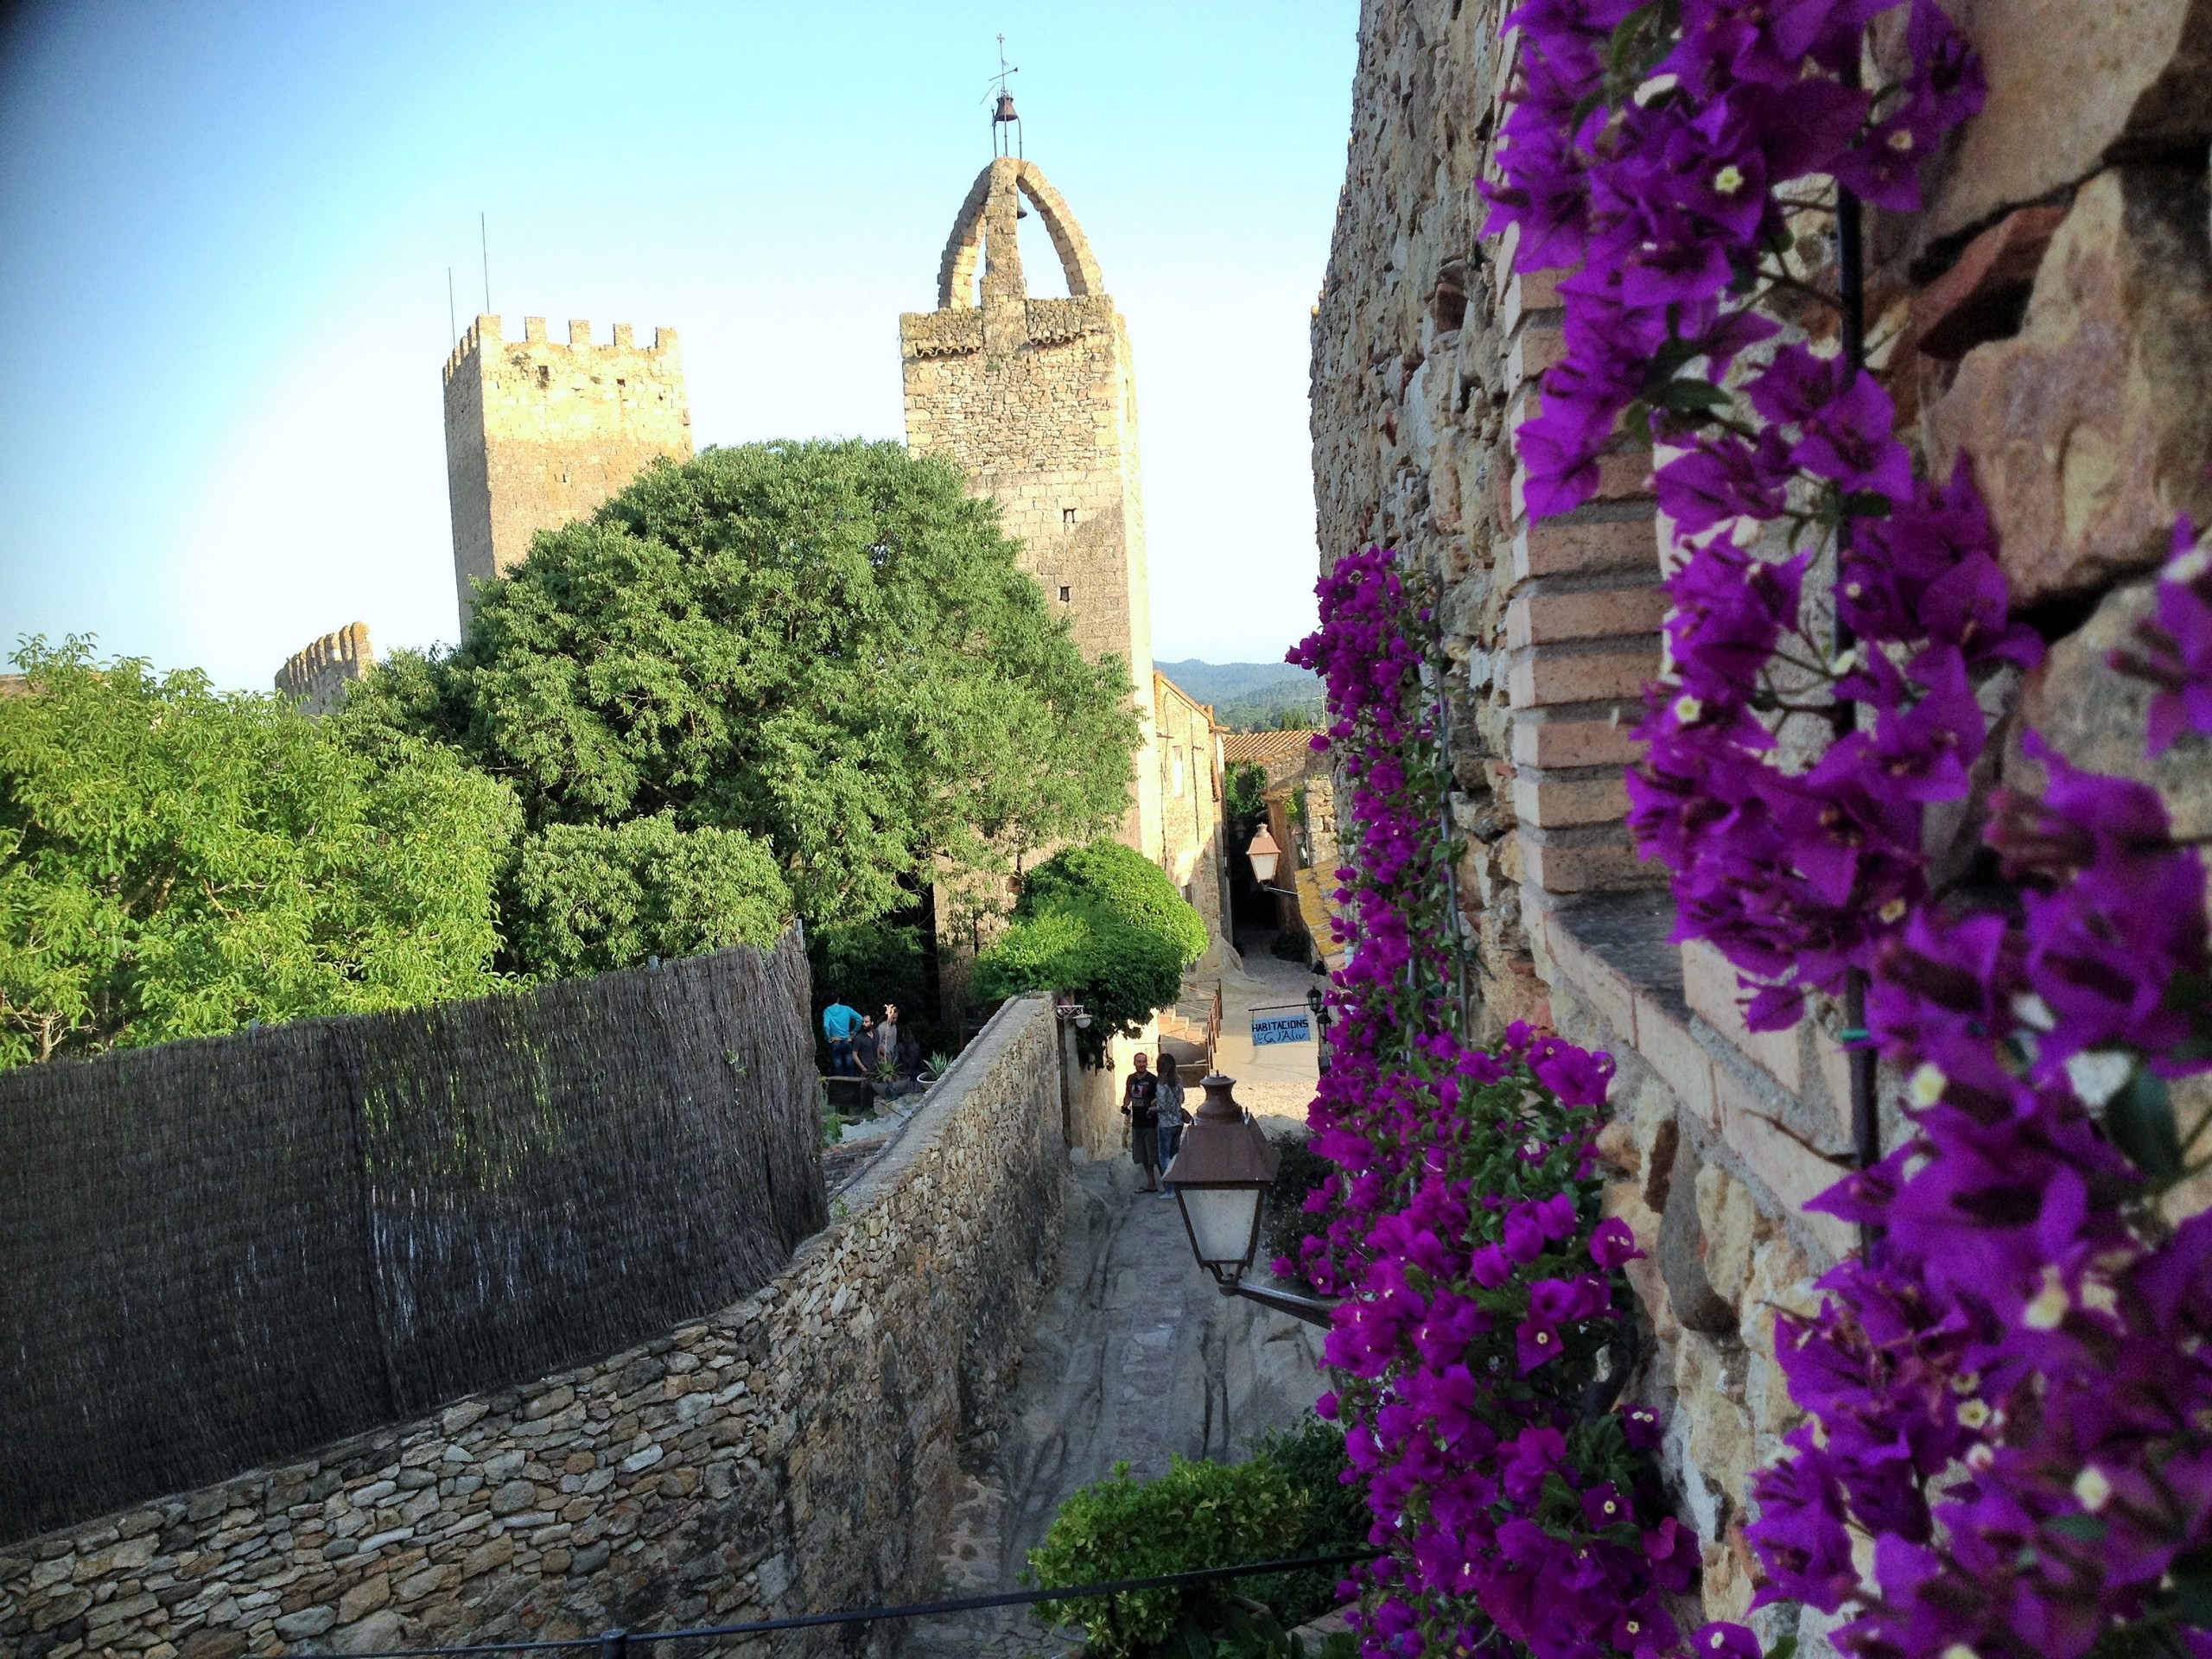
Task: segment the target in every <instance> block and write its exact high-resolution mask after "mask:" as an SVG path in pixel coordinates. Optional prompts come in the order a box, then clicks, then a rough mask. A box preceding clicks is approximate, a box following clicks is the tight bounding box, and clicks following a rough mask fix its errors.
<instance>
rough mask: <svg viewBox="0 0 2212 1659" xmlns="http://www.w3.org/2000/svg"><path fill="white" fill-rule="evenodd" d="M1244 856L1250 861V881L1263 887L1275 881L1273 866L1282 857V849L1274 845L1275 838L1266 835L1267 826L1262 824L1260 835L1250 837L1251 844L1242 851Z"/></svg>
mask: <svg viewBox="0 0 2212 1659" xmlns="http://www.w3.org/2000/svg"><path fill="white" fill-rule="evenodd" d="M1244 856H1245V857H1247V858H1249V860H1251V861H1252V879H1253V880H1255V881H1257V882H1258V883H1259V884H1260V885H1261V886H1262V887H1266V886H1267V885H1268V882H1270V881H1272V880H1274V879H1275V864H1276V861H1278V860H1280V859H1281V857H1282V849H1281V847H1279V846H1277V845H1276V844H1275V838H1274V836H1272V835H1270V834H1268V826H1267V825H1266V824H1264V823H1263V824H1262V825H1261V826H1260V833H1259V834H1258V835H1256V836H1253V837H1252V844H1251V845H1250V846H1249V847H1247V848H1246V849H1244Z"/></svg>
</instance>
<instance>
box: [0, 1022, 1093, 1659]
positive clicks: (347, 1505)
mask: <svg viewBox="0 0 2212 1659" xmlns="http://www.w3.org/2000/svg"><path fill="white" fill-rule="evenodd" d="M1054 1023H1055V1022H1054V1020H1053V1016H1052V1010H1051V1007H1050V1005H1049V1004H1048V1003H1047V1002H1046V1001H1045V1000H1044V999H1042V998H1038V997H1030V998H1025V999H1022V1000H1020V1001H1014V1002H1009V1003H1007V1005H1006V1006H1005V1007H1003V1008H1001V1010H1000V1011H999V1013H998V1014H997V1015H996V1016H995V1018H994V1019H993V1020H992V1021H991V1023H990V1024H989V1025H988V1027H985V1029H984V1031H983V1033H982V1035H981V1036H980V1037H979V1038H977V1039H976V1041H975V1043H973V1044H972V1045H971V1046H969V1049H968V1050H967V1052H965V1053H963V1055H962V1056H961V1058H960V1059H959V1060H958V1062H957V1064H956V1065H954V1067H953V1068H952V1070H951V1071H950V1072H949V1073H948V1074H947V1075H946V1077H945V1078H944V1081H942V1082H941V1083H940V1084H938V1085H937V1088H936V1090H934V1091H933V1094H932V1096H931V1099H930V1100H928V1101H927V1102H926V1103H925V1104H924V1105H923V1107H922V1108H921V1109H920V1110H919V1111H918V1112H917V1113H916V1115H915V1116H914V1117H913V1119H912V1121H911V1122H909V1123H908V1125H907V1127H906V1130H905V1131H904V1133H903V1134H902V1135H901V1136H900V1137H899V1140H898V1141H895V1142H893V1144H892V1145H891V1146H890V1147H887V1149H886V1150H885V1151H884V1152H883V1153H882V1154H880V1156H879V1158H878V1159H877V1160H876V1161H875V1162H874V1164H873V1165H872V1166H870V1167H869V1168H868V1170H867V1171H866V1172H864V1173H862V1174H861V1176H860V1177H859V1178H858V1179H856V1180H855V1181H854V1182H853V1183H852V1184H850V1185H848V1186H847V1187H846V1188H845V1190H844V1192H843V1194H842V1203H841V1205H840V1211H841V1213H840V1214H839V1216H838V1217H837V1218H836V1219H834V1220H833V1221H832V1222H831V1224H830V1225H829V1227H828V1228H827V1229H825V1230H823V1232H821V1233H819V1234H817V1236H815V1237H813V1238H812V1239H810V1240H809V1241H808V1242H807V1243H805V1244H804V1245H803V1246H802V1247H801V1249H800V1250H799V1252H798V1255H796V1256H795V1257H794V1258H793V1260H792V1262H791V1266H790V1267H789V1268H787V1269H786V1270H785V1272H784V1273H783V1274H780V1275H779V1277H778V1278H777V1279H776V1280H775V1281H773V1282H772V1283H771V1284H770V1285H768V1286H767V1287H766V1288H764V1289H762V1290H761V1291H760V1292H758V1293H757V1294H754V1295H753V1296H751V1297H749V1298H747V1300H744V1301H743V1302H741V1303H739V1304H737V1305H736V1306H733V1307H730V1308H728V1309H726V1310H724V1311H723V1312H721V1313H717V1314H715V1315H714V1316H712V1317H711V1318H709V1319H703V1320H701V1321H699V1322H697V1323H696V1324H692V1325H684V1326H682V1327H680V1328H678V1329H677V1330H676V1331H673V1332H671V1333H670V1334H669V1335H667V1336H665V1337H663V1338H657V1339H655V1340H653V1341H651V1342H648V1343H646V1344H643V1345H642V1346H640V1347H637V1348H633V1349H631V1350H629V1351H626V1352H623V1353H619V1354H616V1355H614V1356H613V1357H610V1358H607V1359H605V1360H602V1361H601V1362H599V1363H595V1364H592V1365H588V1366H584V1367H582V1368H579V1369H577V1370H570V1371H567V1372H564V1373H562V1374H560V1375H558V1376H549V1377H545V1378H543V1379H541V1380H539V1381H537V1382H535V1383H531V1384H529V1385H527V1386H525V1387H523V1388H518V1389H502V1390H499V1391H498V1392H496V1393H490V1394H485V1395H477V1396H474V1397H472V1398H468V1399H465V1400H461V1401H459V1402H455V1403H454V1404H452V1405H450V1406H448V1407H447V1408H445V1410H444V1411H443V1412H442V1413H441V1414H439V1415H437V1416H436V1417H435V1418H430V1419H426V1420H424V1421H420V1422H416V1423H410V1424H407V1425H404V1426H403V1427H394V1428H391V1429H386V1430H383V1431H379V1432H378V1433H372V1434H369V1435H365V1436H362V1437H360V1438H359V1439H356V1440H350V1441H346V1442H344V1443H342V1444H340V1445H337V1446H330V1447H327V1448H326V1449H325V1450H324V1451H323V1452H322V1453H321V1455H320V1456H318V1457H314V1458H309V1459H302V1460H300V1461H298V1462H296V1463H291V1464H287V1465H283V1466H282V1467H278V1468H272V1469H266V1470H261V1471H255V1472H253V1473H251V1474H248V1475H245V1476H242V1477H240V1478H237V1479H234V1480H231V1481H227V1482H226V1483H224V1484H222V1485H219V1486H214V1487H210V1488H207V1489H206V1490H204V1491H197V1492H188V1493H181V1494H178V1495H177V1496H175V1497H170V1498H168V1499H165V1500H163V1501H162V1502H159V1503H148V1504H145V1505H143V1506H142V1507H139V1508H137V1509H133V1510H130V1511H128V1512H126V1513H124V1514H120V1515H115V1516H107V1517H105V1518H103V1519H101V1520H99V1521H96V1522H88V1523H86V1524H84V1525H81V1526H78V1527H73V1528H71V1529H68V1530H67V1531H64V1532H57V1533H53V1534H49V1535H46V1536H43V1537H37V1538H31V1539H28V1540H25V1541H22V1542H21V1543H17V1544H14V1545H10V1546H9V1547H8V1548H6V1550H5V1551H4V1553H0V1654H4V1655H8V1656H20V1659H75V1656H78V1655H80V1654H85V1655H90V1654H113V1655H133V1656H143V1659H175V1656H180V1655H181V1656H182V1659H238V1656H242V1655H245V1654H249V1653H253V1654H274V1653H277V1652H280V1651H283V1650H286V1649H294V1650H297V1649H327V1650H332V1651H340V1652H345V1651H354V1652H359V1651H366V1650H372V1649H391V1648H405V1647H417V1646H424V1645H431V1644H451V1643H463V1642H485V1641H491V1640H498V1639H501V1638H508V1637H513V1638H524V1639H526V1638H546V1637H576V1636H582V1635H587V1634H590V1633H594V1632H596V1631H599V1630H604V1629H607V1628H608V1627H611V1626H616V1625H620V1626H626V1627H627V1626H633V1625H638V1626H652V1627H658V1628H663V1629H666V1628H671V1627H674V1626H678V1625H685V1624H701V1623H708V1622H713V1623H729V1622H736V1621H740V1620H743V1619H748V1618H772V1617H775V1616H777V1615H779V1614H784V1613H791V1612H798V1611H828V1610H832V1609H836V1608H840V1607H857V1606H866V1605H874V1604H880V1603H884V1602H895V1601H901V1600H907V1599H914V1598H916V1597H917V1596H918V1595H920V1594H922V1593H925V1592H926V1591H927V1589H928V1587H929V1586H930V1584H931V1581H932V1580H933V1577H934V1573H935V1571H936V1556H937V1542H938V1535H939V1533H940V1531H941V1530H942V1529H943V1527H944V1522H945V1519H946V1517H947V1516H948V1515H949V1514H950V1510H951V1507H952V1503H953V1499H954V1495H955V1486H956V1484H957V1481H958V1478H959V1469H958V1465H957V1456H956V1452H957V1442H958V1440H959V1439H960V1438H961V1436H962V1435H963V1433H966V1432H968V1431H969V1430H970V1429H972V1428H974V1427H979V1426H980V1425H982V1423H983V1422H984V1421H986V1420H987V1419H988V1416H989V1415H990V1414H991V1411H992V1409H993V1406H994V1402H995V1401H996V1399H997V1397H998V1396H999V1395H1000V1394H1001V1391H1002V1390H1003V1389H1004V1388H1005V1387H1006V1385H1007V1382H1008V1381H1009V1379H1010V1376H1011V1375H1012V1373H1013V1371H1014V1370H1015V1369H1016V1368H1017V1367H1018V1366H1019V1364H1020V1354H1021V1351H1022V1346H1023V1341H1024V1338H1025V1336H1026V1333H1027V1327H1028V1325H1029V1322H1030V1318H1031V1315H1032V1313H1033V1311H1034V1307H1035V1306H1036V1302H1037V1299H1038V1296H1039V1292H1040V1291H1042V1290H1043V1289H1044V1288H1045V1275H1046V1274H1047V1273H1048V1272H1049V1270H1050V1269H1049V1267H1048V1265H1047V1264H1049V1263H1051V1262H1053V1261H1054V1260H1056V1259H1057V1256H1058V1249H1057V1241H1058V1233H1059V1228H1060V1219H1061V1207H1062V1205H1063V1203H1064V1196H1063V1193H1064V1181H1063V1165H1064V1159H1065V1147H1064V1143H1063V1141H1062V1137H1061V1102H1060V1096H1059V1086H1058V1072H1057V1067H1056V1065H1055V1052H1054V1051H1055V1047H1056V1033H1055V1032H1054ZM872 1639H873V1640H874V1641H876V1642H878V1643H880V1642H881V1641H883V1640H884V1639H886V1638H884V1637H874V1638H872ZM780 1640H781V1641H782V1643H784V1644H785V1647H784V1649H783V1650H788V1651H791V1652H794V1653H811V1652H817V1651H821V1652H827V1651H829V1649H832V1648H833V1647H835V1648H839V1649H842V1650H844V1651H851V1650H852V1649H851V1646H850V1636H849V1633H847V1636H846V1637H843V1638H842V1639H841V1638H840V1637H839V1635H838V1633H837V1632H836V1630H822V1631H818V1632H803V1633H798V1634H796V1635H793V1636H791V1637H785V1638H781V1639H780Z"/></svg>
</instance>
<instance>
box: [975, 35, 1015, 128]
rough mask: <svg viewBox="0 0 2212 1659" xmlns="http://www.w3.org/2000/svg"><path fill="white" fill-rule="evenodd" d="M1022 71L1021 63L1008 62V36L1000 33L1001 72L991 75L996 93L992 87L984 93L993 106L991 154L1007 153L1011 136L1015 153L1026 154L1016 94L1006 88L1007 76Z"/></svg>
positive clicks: (984, 97)
mask: <svg viewBox="0 0 2212 1659" xmlns="http://www.w3.org/2000/svg"><path fill="white" fill-rule="evenodd" d="M1020 73H1021V67H1020V65H1019V64H1008V63H1007V60H1006V36H1005V35H1000V36H999V72H998V73H996V74H995V75H993V76H992V77H991V80H992V83H993V87H994V88H995V94H994V91H993V90H990V89H987V90H986V91H985V92H984V93H983V102H985V103H986V104H988V105H990V106H991V154H992V155H994V156H1004V155H1006V154H1007V141H1008V140H1009V138H1010V139H1011V140H1012V142H1013V144H1014V150H1013V153H1014V156H1017V157H1018V156H1022V155H1023V154H1024V151H1023V149H1022V147H1021V118H1020V116H1019V115H1017V114H1016V113H1015V112H1014V94H1013V93H1012V92H1008V91H1007V89H1006V82H1007V76H1008V75H1018V74H1020Z"/></svg>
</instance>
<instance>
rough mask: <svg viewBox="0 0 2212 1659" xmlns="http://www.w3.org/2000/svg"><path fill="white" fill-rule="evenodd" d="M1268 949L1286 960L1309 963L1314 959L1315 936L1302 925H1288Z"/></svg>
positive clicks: (1276, 936)
mask: <svg viewBox="0 0 2212 1659" xmlns="http://www.w3.org/2000/svg"><path fill="white" fill-rule="evenodd" d="M1268 950H1269V951H1270V952H1271V953H1273V954H1274V955H1275V956H1278V957H1281V958H1282V959H1283V960H1284V961H1285V962H1296V963H1309V962H1311V961H1313V935H1312V934H1311V933H1308V932H1307V931H1306V930H1305V929H1304V928H1302V927H1286V928H1285V929H1283V930H1282V931H1281V932H1280V933H1278V934H1276V935H1275V942H1274V944H1271V945H1269V946H1268Z"/></svg>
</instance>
